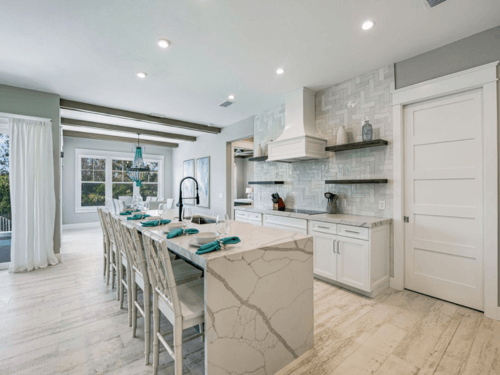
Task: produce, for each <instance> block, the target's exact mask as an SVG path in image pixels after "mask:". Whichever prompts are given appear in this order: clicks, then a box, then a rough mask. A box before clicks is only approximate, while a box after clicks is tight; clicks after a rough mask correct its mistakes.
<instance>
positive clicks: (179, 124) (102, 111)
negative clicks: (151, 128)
mask: <svg viewBox="0 0 500 375" xmlns="http://www.w3.org/2000/svg"><path fill="white" fill-rule="evenodd" d="M60 107H61V108H63V109H69V110H72V111H79V112H88V113H95V114H99V115H105V116H111V117H118V118H124V119H129V120H136V121H144V122H149V123H152V124H160V125H165V126H172V127H176V128H181V129H187V130H193V131H198V132H204V133H211V134H219V133H220V132H221V131H222V129H221V128H217V127H215V126H208V125H201V124H197V123H194V122H187V121H181V120H175V119H171V118H166V117H155V116H150V115H146V114H144V113H138V112H132V111H125V110H123V109H116V108H109V107H102V106H100V105H94V104H87V103H81V102H75V101H72V100H67V99H61V100H60Z"/></svg>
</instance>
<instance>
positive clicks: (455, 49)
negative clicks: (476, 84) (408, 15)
mask: <svg viewBox="0 0 500 375" xmlns="http://www.w3.org/2000/svg"><path fill="white" fill-rule="evenodd" d="M498 60H500V26H498V27H495V28H493V29H490V30H486V31H484V32H482V33H479V34H475V35H473V36H471V37H468V38H465V39H461V40H459V41H457V42H455V43H451V44H448V45H446V46H444V47H441V48H438V49H435V50H433V51H430V52H427V53H424V54H422V55H418V56H415V57H413V58H411V59H408V60H405V61H401V62H399V63H396V64H395V70H396V87H397V88H402V87H406V86H410V85H414V84H416V83H420V82H424V81H427V80H430V79H434V78H437V77H441V76H444V75H447V74H452V73H456V72H459V71H462V70H465V69H470V68H474V67H476V66H480V65H484V64H487V63H490V62H493V61H498ZM497 77H500V67H499V68H498V72H497ZM498 100H499V103H498V110H499V119H500V85H498ZM499 261H500V258H499ZM499 267H500V264H499ZM499 284H500V280H499ZM499 306H500V289H499Z"/></svg>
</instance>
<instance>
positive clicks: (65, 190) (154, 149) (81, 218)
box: [62, 137, 172, 225]
mask: <svg viewBox="0 0 500 375" xmlns="http://www.w3.org/2000/svg"><path fill="white" fill-rule="evenodd" d="M133 147H134V143H133V141H131V142H130V143H123V142H114V141H101V140H96V139H86V138H74V137H64V139H63V150H64V158H63V162H62V163H63V173H62V181H63V184H62V196H63V215H62V217H63V225H66V224H80V223H93V222H98V221H99V218H98V217H97V213H76V212H75V148H83V149H88V150H101V151H116V152H130V154H131V155H133ZM145 147H146V152H145V153H146V154H153V155H163V156H164V157H165V161H164V164H163V168H164V171H163V176H164V184H163V186H164V192H163V196H164V197H165V198H170V197H172V184H171V181H172V149H171V148H167V147H159V146H150V145H146V146H145Z"/></svg>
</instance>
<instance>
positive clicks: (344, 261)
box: [335, 236, 370, 291]
mask: <svg viewBox="0 0 500 375" xmlns="http://www.w3.org/2000/svg"><path fill="white" fill-rule="evenodd" d="M335 239H336V240H337V243H336V247H337V281H338V282H339V283H343V284H346V285H350V286H353V287H355V288H358V289H361V290H365V291H370V246H369V245H370V243H369V242H368V241H364V240H358V239H355V238H347V237H341V236H335Z"/></svg>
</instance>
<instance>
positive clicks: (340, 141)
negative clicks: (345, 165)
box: [337, 126, 349, 146]
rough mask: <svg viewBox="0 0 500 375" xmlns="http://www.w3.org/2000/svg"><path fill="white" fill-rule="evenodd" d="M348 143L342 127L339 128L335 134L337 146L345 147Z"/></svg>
mask: <svg viewBox="0 0 500 375" xmlns="http://www.w3.org/2000/svg"><path fill="white" fill-rule="evenodd" d="M347 143H349V142H348V139H347V132H346V131H345V128H344V126H341V127H340V128H339V130H338V132H337V146H339V145H345V144H347Z"/></svg>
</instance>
